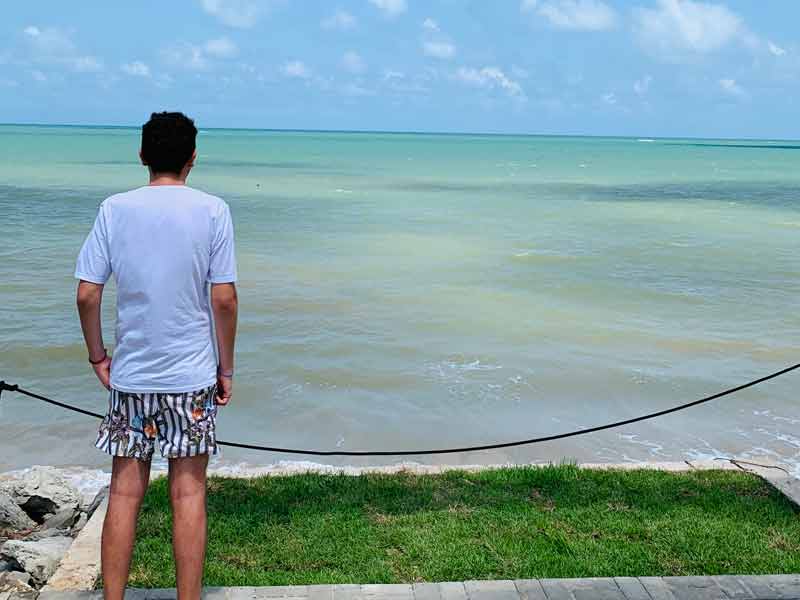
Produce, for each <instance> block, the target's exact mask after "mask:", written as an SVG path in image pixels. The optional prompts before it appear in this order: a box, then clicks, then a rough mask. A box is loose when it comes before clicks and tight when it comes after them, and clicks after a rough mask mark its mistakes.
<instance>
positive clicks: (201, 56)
mask: <svg viewBox="0 0 800 600" xmlns="http://www.w3.org/2000/svg"><path fill="white" fill-rule="evenodd" d="M238 52H239V49H238V48H237V47H236V44H234V43H233V42H232V41H231V40H229V39H228V38H226V37H221V38H216V39H213V40H208V41H207V42H205V43H204V44H190V43H188V42H178V43H176V44H172V45H171V46H167V47H166V48H162V49H161V59H162V60H163V61H164V62H165V63H166V64H167V65H169V66H171V67H176V68H179V69H187V70H189V71H204V70H206V69H208V68H210V67H211V66H212V65H213V59H225V58H232V57H234V56H236V55H237V54H238Z"/></svg>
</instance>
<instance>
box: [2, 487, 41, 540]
mask: <svg viewBox="0 0 800 600" xmlns="http://www.w3.org/2000/svg"><path fill="white" fill-rule="evenodd" d="M0 527H7V528H9V529H14V530H16V531H23V530H27V529H34V528H35V527H36V523H34V522H33V521H32V520H31V518H30V517H29V516H28V515H26V514H25V512H24V511H23V510H22V509H21V508H20V507H19V506H18V505H17V503H16V501H15V500H14V498H12V497H11V496H10V495H9V494H6V493H5V492H3V491H0Z"/></svg>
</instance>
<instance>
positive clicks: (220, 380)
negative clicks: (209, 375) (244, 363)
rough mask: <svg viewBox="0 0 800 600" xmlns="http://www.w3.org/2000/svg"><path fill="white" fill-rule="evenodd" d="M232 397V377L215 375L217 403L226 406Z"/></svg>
mask: <svg viewBox="0 0 800 600" xmlns="http://www.w3.org/2000/svg"><path fill="white" fill-rule="evenodd" d="M232 397H233V378H232V377H225V376H224V375H219V374H218V375H217V404H219V405H220V406H226V405H227V404H228V402H230V401H231V398H232Z"/></svg>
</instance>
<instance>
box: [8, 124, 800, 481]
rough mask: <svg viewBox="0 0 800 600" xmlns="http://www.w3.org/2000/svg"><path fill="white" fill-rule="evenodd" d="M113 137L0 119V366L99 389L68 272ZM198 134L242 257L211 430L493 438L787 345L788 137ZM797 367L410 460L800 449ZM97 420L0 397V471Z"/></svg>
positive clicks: (109, 327)
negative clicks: (228, 363) (226, 387)
mask: <svg viewBox="0 0 800 600" xmlns="http://www.w3.org/2000/svg"><path fill="white" fill-rule="evenodd" d="M138 135H139V133H138V131H137V130H135V129H112V128H78V127H26V126H2V127H0V214H2V217H3V228H4V234H3V236H2V238H0V239H1V240H2V241H0V280H1V281H2V282H3V283H2V285H1V286H0V378H3V379H6V380H8V381H13V382H16V383H19V384H20V385H22V386H24V387H27V388H29V389H32V390H35V391H38V392H41V393H45V394H48V395H52V396H55V397H57V398H58V399H60V400H63V401H67V402H74V403H76V404H79V405H81V406H84V407H88V408H92V409H94V410H103V409H104V407H105V397H104V393H103V391H102V390H101V389H100V388H99V386H98V385H97V384H96V382H95V381H94V380H93V376H92V374H91V371H90V370H89V369H88V366H87V364H86V359H85V350H84V348H83V346H82V339H81V334H80V328H79V326H78V322H77V317H76V314H75V310H74V299H73V295H74V286H75V282H74V281H73V279H72V270H73V266H74V258H75V255H76V253H77V251H78V249H79V247H80V244H81V242H82V241H83V238H84V237H85V235H86V233H87V232H88V230H89V228H90V226H91V223H92V219H93V218H94V214H95V211H96V208H97V205H98V204H99V203H100V202H101V201H102V200H103V199H104V198H105V197H106V196H107V195H109V194H111V193H114V192H116V191H119V190H123V189H126V188H131V187H136V186H139V185H141V184H142V183H143V182H145V181H146V179H145V176H146V173H145V172H144V170H143V168H142V167H141V166H140V165H139V164H137V160H136V159H137V150H138ZM198 154H199V160H198V161H197V167H196V169H195V171H194V172H193V173H192V175H191V177H190V181H189V184H190V185H192V186H194V187H198V188H202V189H204V190H207V191H209V192H211V193H214V194H218V195H220V196H222V197H224V198H225V199H226V200H227V201H228V202H229V203H230V205H231V207H232V211H233V214H234V220H235V224H236V234H237V246H238V259H239V272H240V278H241V281H240V295H241V325H240V335H239V344H238V358H237V379H236V389H235V400H234V403H233V404H232V406H231V407H230V408H228V409H225V410H224V411H223V414H222V416H221V419H220V436H221V437H223V438H227V439H238V440H242V441H247V442H262V443H266V444H269V445H279V446H293V447H310V448H316V449H335V448H340V449H342V450H360V449H372V448H374V449H411V448H419V447H443V446H448V445H465V444H473V443H475V444H480V443H490V442H494V441H506V440H511V439H514V438H518V437H530V436H534V435H543V434H548V433H554V432H558V431H564V430H568V429H573V428H576V427H586V426H591V425H595V424H598V423H603V422H607V421H611V420H617V419H623V418H627V417H632V416H635V415H638V414H640V413H643V412H647V411H650V410H657V409H659V408H665V407H667V406H671V405H673V404H677V403H682V402H685V401H689V400H692V399H694V398H696V397H700V396H703V395H706V394H709V393H712V392H715V391H717V390H719V389H721V388H724V387H729V386H731V385H734V384H738V383H741V382H744V381H746V380H748V379H750V378H754V377H757V376H760V375H762V374H766V373H768V372H771V371H774V370H777V369H779V368H781V367H783V366H785V365H787V364H789V363H792V362H796V361H797V356H798V355H797V351H796V348H797V343H798V339H800V315H798V312H797V306H798V301H797V299H798V294H799V293H800V265H799V264H798V249H800V243H799V240H800V170H798V168H797V165H798V162H800V143H798V144H794V143H787V142H767V141H765V142H753V141H747V142H730V141H727V142H722V141H715V140H653V141H641V140H635V139H618V138H606V139H601V138H559V137H527V136H519V137H514V136H474V135H424V134H365V133H317V132H269V131H250V130H207V131H206V130H202V131H201V133H200V136H199V139H198ZM143 243H146V240H145V241H143ZM108 292H109V294H108V300H107V302H106V305H105V307H104V310H105V314H106V317H107V318H106V325H105V330H106V341H107V343H108V344H109V345H111V344H112V343H113V339H112V336H113V293H112V292H113V286H111V289H109V290H108ZM798 377H800V375H789V376H787V377H786V378H784V379H781V380H777V381H774V382H770V383H769V384H766V385H764V386H763V387H760V388H757V389H752V390H747V391H745V392H742V393H740V394H738V395H736V396H735V397H728V398H726V399H724V400H720V401H718V402H716V403H714V404H711V405H706V406H703V407H700V408H695V409H692V410H691V411H689V412H685V413H680V414H676V415H671V416H668V417H665V418H662V419H660V420H658V421H653V422H649V423H640V424H637V425H635V426H632V427H630V428H625V429H622V430H618V431H608V432H603V433H600V434H596V435H592V436H587V437H581V438H572V439H568V440H564V441H562V442H557V443H551V444H546V445H540V446H533V447H528V448H518V449H512V450H508V451H504V452H493V453H486V454H471V455H458V456H449V457H448V456H439V457H434V458H433V459H431V461H428V460H427V459H424V458H420V459H419V461H420V462H452V463H496V462H504V461H531V460H548V459H560V458H564V457H567V458H574V459H578V460H582V461H617V462H618V461H625V460H644V459H649V460H681V459H684V458H691V457H703V458H709V457H716V456H732V455H736V456H740V457H755V456H759V457H760V456H768V457H771V458H773V459H778V460H783V461H786V462H788V463H790V464H791V465H793V466H794V468H795V469H797V470H798V472H800V436H798V435H797V433H796V432H797V425H798V424H800V409H799V408H798V403H797V394H796V390H797V389H798V387H800V379H798ZM95 427H96V424H95V423H93V422H91V421H87V420H86V418H85V417H81V416H79V415H72V414H68V413H64V412H62V411H60V410H58V409H55V408H51V407H46V406H43V405H40V404H36V403H34V402H33V401H30V400H27V399H24V398H22V397H19V396H14V395H10V394H9V395H4V396H3V399H2V402H1V403H0V439H3V440H4V441H3V453H2V457H0V470H3V469H4V468H13V467H18V466H25V465H28V464H32V463H52V464H85V465H105V464H107V461H106V459H105V458H104V456H103V455H101V454H100V453H99V452H97V451H95V450H94V449H93V448H92V447H91V442H92V441H93V435H94V429H95ZM12 440H13V442H12ZM291 459H292V457H290V456H287V455H272V454H254V453H247V452H237V451H232V450H229V451H226V452H225V455H224V457H223V458H222V459H221V460H222V462H223V463H224V464H228V465H235V464H237V463H238V462H241V461H244V462H248V463H255V464H265V463H271V462H275V461H278V460H291ZM331 462H336V463H337V464H338V463H339V462H347V463H353V464H366V463H371V464H384V463H386V462H391V459H386V458H380V459H374V460H366V459H365V460H358V461H357V460H354V459H348V460H345V461H336V460H335V459H334V460H332V461H331Z"/></svg>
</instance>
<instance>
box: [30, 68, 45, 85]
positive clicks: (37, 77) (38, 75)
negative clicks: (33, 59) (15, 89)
mask: <svg viewBox="0 0 800 600" xmlns="http://www.w3.org/2000/svg"><path fill="white" fill-rule="evenodd" d="M31 77H33V78H34V80H36V81H38V82H39V83H44V82H45V81H47V76H46V75H45V74H44V73H42V72H41V71H37V70H35V69H34V70H33V71H31Z"/></svg>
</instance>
